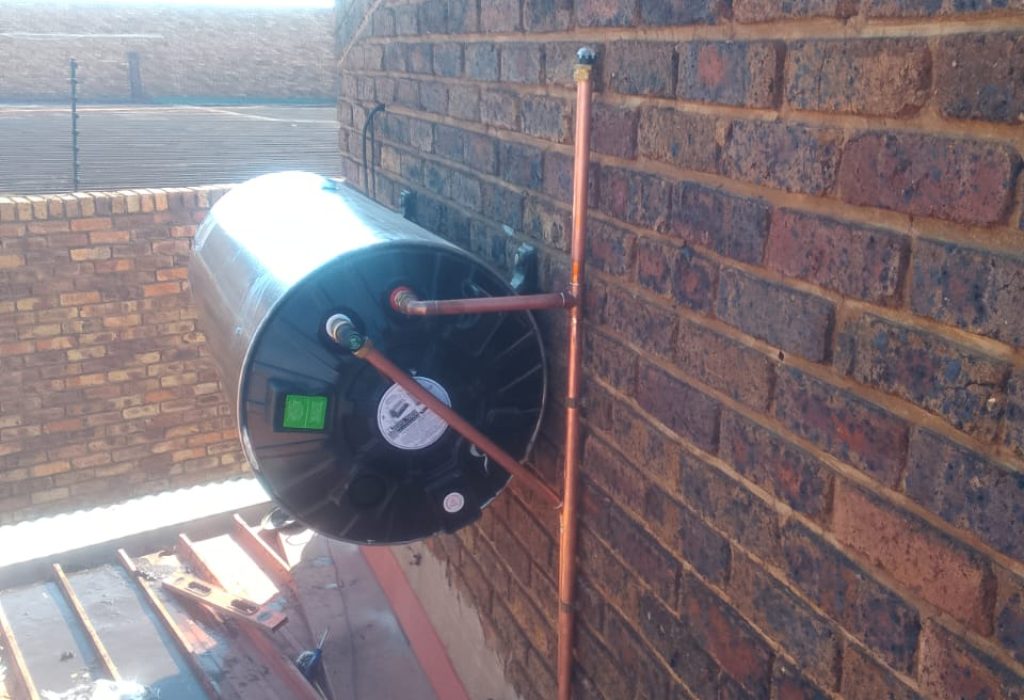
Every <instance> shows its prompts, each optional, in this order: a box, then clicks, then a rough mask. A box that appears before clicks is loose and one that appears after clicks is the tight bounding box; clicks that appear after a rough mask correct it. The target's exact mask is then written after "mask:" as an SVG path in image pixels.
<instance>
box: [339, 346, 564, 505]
mask: <svg viewBox="0 0 1024 700" xmlns="http://www.w3.org/2000/svg"><path fill="white" fill-rule="evenodd" d="M332 337H334V335H333V334H332ZM338 340H339V341H340V340H341V339H340V338H338ZM342 344H346V343H344V342H343V343H342ZM353 354H354V355H355V356H356V357H358V358H359V359H361V360H364V361H365V362H367V363H369V364H370V365H372V366H373V367H374V368H375V369H376V370H377V371H378V372H380V373H381V374H382V375H384V376H385V377H387V378H388V379H390V380H391V381H393V382H394V383H395V384H397V385H398V386H400V387H402V388H403V389H405V390H406V391H407V392H409V394H410V395H412V397H413V398H414V399H416V400H417V401H419V402H420V403H421V404H423V405H424V406H426V407H427V408H428V409H430V410H431V411H433V412H434V413H435V414H436V415H437V416H438V417H439V418H441V420H443V421H444V422H445V423H447V424H448V426H449V427H450V428H451V429H452V430H454V431H455V432H457V433H458V434H459V435H461V436H462V437H464V438H466V439H467V440H469V441H470V442H471V443H473V444H474V445H476V446H477V449H479V450H480V451H481V452H483V453H484V454H485V455H487V456H488V457H489V458H491V459H493V460H494V461H495V462H497V463H498V464H500V465H501V466H502V467H503V468H504V469H505V471H507V472H508V473H509V474H511V475H512V476H514V477H516V478H517V479H520V480H521V481H523V482H524V483H525V484H526V485H527V486H529V487H530V488H532V489H533V490H534V491H536V492H537V493H538V494H540V495H541V497H543V498H544V500H545V501H547V502H548V503H549V504H550V505H551V506H552V507H555V508H557V507H558V506H560V505H561V504H562V499H561V498H560V497H559V496H558V494H557V493H556V492H555V491H554V489H552V488H551V487H550V486H548V485H547V484H545V483H544V482H543V481H541V480H540V478H538V477H537V476H535V475H534V474H533V473H532V472H530V471H529V470H527V469H526V467H524V466H523V465H522V464H520V463H519V460H517V459H516V458H515V457H513V456H512V455H510V454H509V453H508V452H505V450H503V449H501V447H499V446H498V445H497V444H496V443H494V442H493V441H492V440H491V439H490V438H488V437H487V436H486V435H484V434H483V433H481V432H480V431H479V430H477V429H476V428H475V427H473V425H472V424H471V423H470V422H469V421H467V420H466V419H465V418H463V417H462V416H460V415H459V414H458V413H456V412H455V411H454V410H452V409H451V407H449V406H448V405H447V404H445V403H443V402H442V401H441V400H440V399H438V398H437V397H436V396H434V395H433V394H431V393H430V392H429V391H427V390H426V389H424V388H423V387H422V386H421V385H420V383H419V382H417V381H416V380H415V379H413V378H412V377H411V376H410V375H409V374H407V373H406V372H405V371H404V370H403V369H402V368H401V367H399V366H398V365H396V364H395V363H394V362H392V361H391V360H389V359H388V358H387V357H385V356H384V355H383V354H381V352H380V351H379V350H377V349H376V348H375V347H373V344H372V343H371V342H370V341H369V340H368V339H363V342H362V346H361V347H360V348H359V349H357V350H355V351H354V352H353Z"/></svg>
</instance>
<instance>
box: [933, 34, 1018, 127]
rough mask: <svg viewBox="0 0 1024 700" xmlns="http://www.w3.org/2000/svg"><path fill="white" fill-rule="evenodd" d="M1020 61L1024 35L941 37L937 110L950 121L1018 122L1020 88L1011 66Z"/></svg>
mask: <svg viewBox="0 0 1024 700" xmlns="http://www.w3.org/2000/svg"><path fill="white" fill-rule="evenodd" d="M1022 64H1024V36H1022V34H1021V33H1020V32H1006V33H1001V34H995V33H993V34H957V35H953V36H947V37H943V38H942V39H941V40H940V41H939V43H938V47H937V50H936V54H935V88H936V93H937V98H938V102H939V109H940V110H941V111H942V113H943V114H944V115H946V116H947V117H952V118H954V119H979V120H985V121H992V122H1004V123H1007V124H1019V123H1020V121H1021V118H1022V115H1024V86H1022V85H1021V82H1020V80H1018V79H1016V78H1015V76H1014V66H1019V65H1022Z"/></svg>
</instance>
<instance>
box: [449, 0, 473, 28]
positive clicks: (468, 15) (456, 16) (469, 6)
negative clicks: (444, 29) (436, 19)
mask: <svg viewBox="0 0 1024 700" xmlns="http://www.w3.org/2000/svg"><path fill="white" fill-rule="evenodd" d="M479 24H480V15H479V6H478V5H477V3H475V2H466V0H448V31H449V32H451V33H453V34H463V33H473V32H476V31H477V28H478V26H479Z"/></svg>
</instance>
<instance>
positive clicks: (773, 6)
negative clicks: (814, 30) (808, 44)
mask: <svg viewBox="0 0 1024 700" xmlns="http://www.w3.org/2000/svg"><path fill="white" fill-rule="evenodd" d="M859 2H860V0H794V1H793V2H788V3H785V4H782V3H779V2H777V0H733V3H732V13H733V18H734V19H735V20H736V21H737V22H769V21H771V20H777V19H789V18H797V17H838V18H841V19H842V18H846V17H852V16H853V15H855V14H857V5H858V3H859Z"/></svg>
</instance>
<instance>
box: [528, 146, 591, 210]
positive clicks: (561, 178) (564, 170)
mask: <svg viewBox="0 0 1024 700" xmlns="http://www.w3.org/2000/svg"><path fill="white" fill-rule="evenodd" d="M599 180H600V169H599V167H598V165H597V164H596V163H591V165H590V175H589V178H588V186H589V190H588V192H587V201H588V202H589V203H590V206H591V207H594V208H596V206H597V186H598V181H599ZM541 184H542V186H543V188H544V194H546V195H548V196H549V197H553V198H554V199H557V200H560V201H562V202H565V203H566V204H568V203H570V202H572V186H573V160H572V157H571V156H568V155H566V154H564V153H559V152H557V151H551V150H549V151H546V152H545V153H544V180H543V182H542V183H541Z"/></svg>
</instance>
